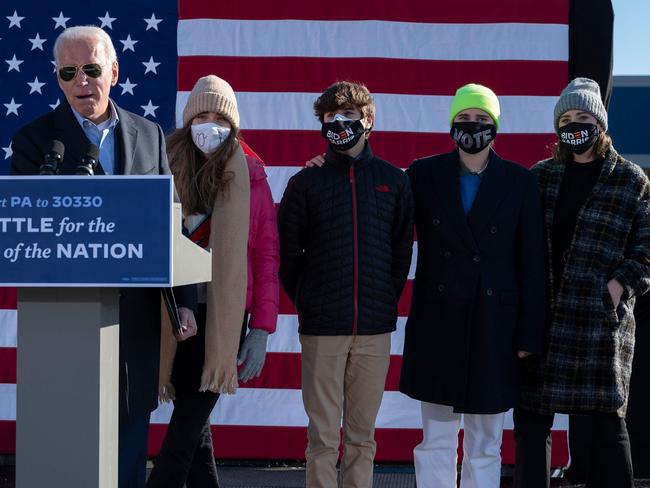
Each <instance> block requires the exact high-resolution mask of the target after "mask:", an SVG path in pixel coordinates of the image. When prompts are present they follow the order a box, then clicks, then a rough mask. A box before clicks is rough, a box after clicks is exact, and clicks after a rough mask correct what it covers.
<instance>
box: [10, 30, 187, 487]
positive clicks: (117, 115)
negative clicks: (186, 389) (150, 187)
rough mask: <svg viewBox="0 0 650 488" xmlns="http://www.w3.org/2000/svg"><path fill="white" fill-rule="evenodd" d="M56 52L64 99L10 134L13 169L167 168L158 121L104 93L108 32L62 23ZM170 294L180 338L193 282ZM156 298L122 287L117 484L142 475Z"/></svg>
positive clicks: (99, 171)
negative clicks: (174, 301)
mask: <svg viewBox="0 0 650 488" xmlns="http://www.w3.org/2000/svg"><path fill="white" fill-rule="evenodd" d="M54 59H55V62H56V73H57V74H56V77H57V81H58V83H59V87H60V88H61V90H62V91H63V94H64V95H65V101H63V102H62V103H61V104H60V105H59V106H58V107H56V108H55V109H54V110H52V111H51V112H49V113H47V114H45V115H43V116H41V117H39V118H37V119H36V120H34V121H32V122H30V123H29V124H27V125H26V126H24V127H22V128H21V129H20V130H19V131H18V132H17V133H16V134H15V136H14V139H13V142H12V147H13V156H12V160H11V171H12V174H14V175H35V174H61V175H74V174H87V175H95V174H96V175H105V174H108V175H143V174H169V173H170V171H169V165H168V164H167V156H166V152H165V138H164V136H163V132H162V130H161V128H160V126H158V124H155V123H153V122H150V121H148V120H146V119H144V118H143V117H140V116H138V115H135V114H133V113H131V112H127V111H126V110H123V109H121V108H120V107H118V106H117V105H116V104H115V102H113V101H112V100H111V99H110V98H109V93H110V90H111V88H112V87H113V86H115V84H116V83H117V79H118V72H119V66H118V62H117V54H116V52H115V48H114V47H113V43H112V41H111V38H110V37H109V36H108V34H106V32H104V31H103V30H102V29H100V28H99V27H95V26H77V27H70V28H68V29H65V30H64V31H63V32H62V33H61V34H60V35H59V37H58V38H57V40H56V42H55V44H54ZM193 295H194V296H193ZM176 299H177V303H178V305H179V307H180V308H179V315H180V318H181V325H182V328H181V330H182V333H178V334H177V339H179V340H182V339H184V338H187V337H190V336H191V335H193V334H195V333H196V323H195V321H194V314H193V312H192V309H194V308H195V307H196V303H195V302H196V295H195V287H194V286H193V285H190V286H188V287H180V288H178V289H177V293H176ZM160 303H161V299H160V289H157V288H129V289H122V290H121V293H120V319H119V320H120V388H119V390H120V428H119V467H118V478H119V487H120V488H136V487H143V486H144V482H145V472H146V471H145V466H146V454H147V434H148V426H149V415H150V413H151V411H152V410H154V409H155V408H156V406H157V404H158V363H159V355H160Z"/></svg>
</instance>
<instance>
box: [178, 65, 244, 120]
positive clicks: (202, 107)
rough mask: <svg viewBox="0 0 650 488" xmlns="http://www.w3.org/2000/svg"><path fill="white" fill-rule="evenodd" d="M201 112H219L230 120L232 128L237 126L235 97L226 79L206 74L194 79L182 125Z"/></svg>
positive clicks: (237, 112)
mask: <svg viewBox="0 0 650 488" xmlns="http://www.w3.org/2000/svg"><path fill="white" fill-rule="evenodd" d="M203 112H217V113H220V114H221V115H223V116H224V117H226V118H227V119H228V120H229V121H230V123H231V124H232V127H233V129H238V128H239V111H238V110H237V99H236V98H235V92H234V91H233V89H232V87H231V86H230V85H229V84H228V82H227V81H226V80H222V79H221V78H219V77H218V76H215V75H208V76H204V77H203V78H199V79H198V80H197V81H196V84H195V85H194V88H192V92H191V93H190V97H189V98H188V99H187V104H186V105H185V109H184V110H183V125H187V123H188V122H190V121H191V120H192V119H193V118H194V117H196V116H197V115H199V114H200V113H203Z"/></svg>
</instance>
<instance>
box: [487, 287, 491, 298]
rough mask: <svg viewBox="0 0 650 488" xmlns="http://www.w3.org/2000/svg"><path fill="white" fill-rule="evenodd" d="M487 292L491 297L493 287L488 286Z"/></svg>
mask: <svg viewBox="0 0 650 488" xmlns="http://www.w3.org/2000/svg"><path fill="white" fill-rule="evenodd" d="M485 294H486V295H487V296H489V297H491V296H492V288H488V289H487V290H485Z"/></svg>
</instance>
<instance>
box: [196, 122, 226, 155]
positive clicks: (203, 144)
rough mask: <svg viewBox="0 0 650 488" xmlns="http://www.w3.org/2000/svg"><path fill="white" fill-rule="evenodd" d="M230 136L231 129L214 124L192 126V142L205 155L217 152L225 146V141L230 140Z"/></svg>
mask: <svg viewBox="0 0 650 488" xmlns="http://www.w3.org/2000/svg"><path fill="white" fill-rule="evenodd" d="M229 134H230V128H228V127H221V126H220V125H217V124H215V123H213V122H207V123H205V124H196V125H193V126H192V140H193V141H194V145H195V146H196V147H198V148H199V149H200V150H201V151H203V152H204V153H205V154H210V153H211V152H214V151H216V150H217V148H218V147H219V146H221V144H223V141H225V140H226V139H228V135H229Z"/></svg>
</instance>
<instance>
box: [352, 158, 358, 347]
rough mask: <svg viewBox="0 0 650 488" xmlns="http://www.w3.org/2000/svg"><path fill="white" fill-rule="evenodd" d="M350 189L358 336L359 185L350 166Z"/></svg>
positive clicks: (354, 321)
mask: <svg viewBox="0 0 650 488" xmlns="http://www.w3.org/2000/svg"><path fill="white" fill-rule="evenodd" d="M350 187H351V188H352V226H353V230H352V239H353V249H354V251H353V273H352V280H353V286H354V288H353V292H352V293H353V297H354V298H353V300H354V306H353V314H354V315H353V317H352V335H356V333H357V326H358V317H359V255H358V247H359V244H358V239H359V236H358V235H357V185H356V181H355V178H354V165H350Z"/></svg>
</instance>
